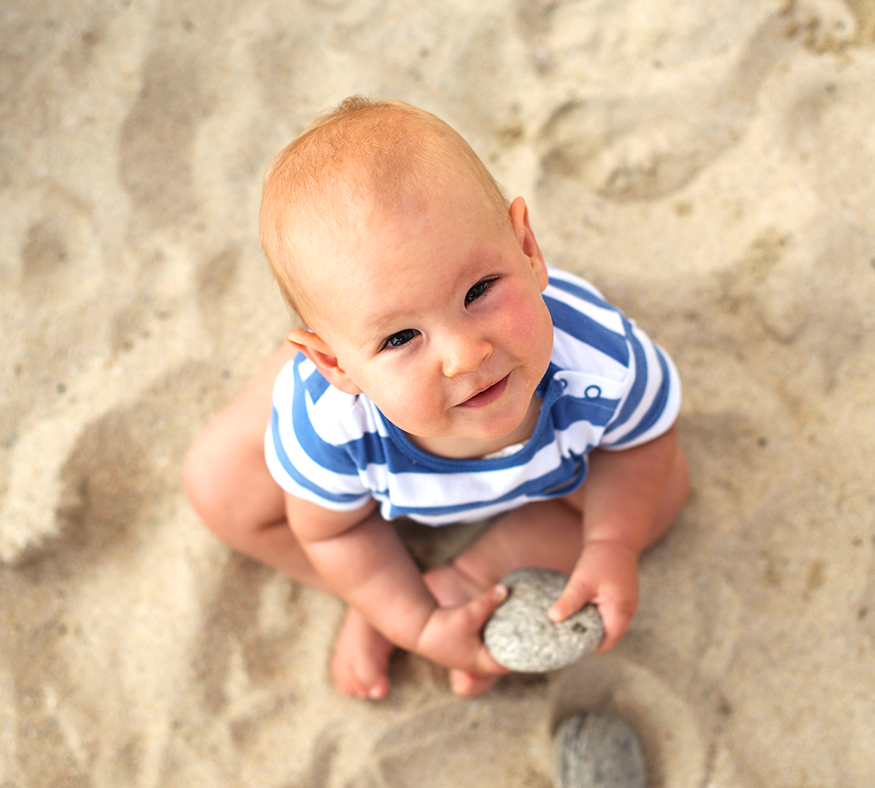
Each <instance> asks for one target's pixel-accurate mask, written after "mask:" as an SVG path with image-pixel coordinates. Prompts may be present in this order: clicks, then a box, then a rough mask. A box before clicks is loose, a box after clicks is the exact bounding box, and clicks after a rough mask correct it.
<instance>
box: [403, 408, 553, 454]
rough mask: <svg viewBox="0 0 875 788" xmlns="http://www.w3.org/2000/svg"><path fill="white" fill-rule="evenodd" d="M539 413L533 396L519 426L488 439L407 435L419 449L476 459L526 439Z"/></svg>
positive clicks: (536, 421) (529, 436)
mask: <svg viewBox="0 0 875 788" xmlns="http://www.w3.org/2000/svg"><path fill="white" fill-rule="evenodd" d="M540 415H541V398H540V397H533V398H532V402H531V404H530V405H529V409H528V411H526V415H525V417H524V418H523V420H522V421H521V422H520V423H519V426H517V427H516V428H515V429H513V430H511V431H510V432H509V433H507V434H506V435H502V436H500V437H498V438H491V439H488V440H487V439H483V440H481V439H479V438H459V437H449V438H429V437H423V436H421V435H411V434H410V433H407V437H408V438H410V440H411V441H412V442H413V443H414V444H415V445H417V446H419V448H420V449H423V450H425V451H427V452H429V453H430V454H436V455H437V456H438V457H449V458H451V459H454V460H465V459H476V458H478V457H486V456H487V455H491V454H495V453H496V452H499V451H501V450H502V449H504V448H507V447H508V446H513V445H514V444H517V443H525V442H526V441H528V439H529V438H531V437H532V433H533V432H534V431H535V426H536V425H537V423H538V417H539V416H540Z"/></svg>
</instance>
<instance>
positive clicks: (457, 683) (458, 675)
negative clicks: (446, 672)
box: [450, 670, 501, 698]
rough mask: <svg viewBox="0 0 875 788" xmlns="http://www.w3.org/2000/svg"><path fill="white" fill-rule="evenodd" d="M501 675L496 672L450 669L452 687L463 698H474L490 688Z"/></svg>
mask: <svg viewBox="0 0 875 788" xmlns="http://www.w3.org/2000/svg"><path fill="white" fill-rule="evenodd" d="M500 678H501V676H496V675H495V674H494V673H469V672H468V671H467V670H451V671H450V689H452V690H453V692H454V693H456V695H459V696H460V697H463V698H473V697H475V696H477V695H481V694H483V693H484V692H486V690H488V689H490V688H491V687H492V686H493V685H494V684H495V682H496V681H498V680H499V679H500Z"/></svg>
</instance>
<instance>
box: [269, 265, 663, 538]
mask: <svg viewBox="0 0 875 788" xmlns="http://www.w3.org/2000/svg"><path fill="white" fill-rule="evenodd" d="M544 300H545V302H546V304H547V306H548V308H549V310H550V313H551V315H552V316H553V324H554V341H553V354H552V359H551V363H550V367H549V369H548V370H547V373H546V374H545V376H544V379H543V380H542V381H541V383H540V385H539V387H538V394H539V396H541V397H542V398H543V403H542V407H541V415H540V418H539V420H538V424H537V426H536V427H535V431H534V433H533V435H532V437H531V438H530V439H529V441H528V442H527V443H526V444H525V446H523V447H522V448H521V449H520V450H519V451H517V452H515V453H513V454H511V455H509V456H506V457H500V458H494V459H473V460H455V459H448V458H444V457H438V456H435V455H432V454H429V453H427V452H425V451H423V450H421V449H419V448H418V447H417V446H415V445H414V444H413V443H411V441H410V440H409V439H408V438H407V437H406V436H405V435H404V433H403V432H402V431H401V430H399V429H398V428H397V427H395V426H394V425H393V424H391V423H390V422H388V421H387V420H386V419H385V418H384V417H383V415H382V414H381V413H380V412H379V410H378V409H377V407H376V406H375V405H374V404H373V402H371V401H370V399H368V398H367V397H366V396H364V395H358V396H351V395H349V394H344V393H343V392H341V391H338V390H337V389H335V388H333V387H331V386H330V385H329V384H328V383H327V382H326V381H325V379H324V378H323V377H322V376H321V375H320V373H319V372H318V370H317V369H316V367H315V366H314V365H313V364H312V363H311V362H310V361H309V360H308V359H306V358H305V357H304V356H302V355H299V356H297V357H296V358H295V359H294V360H292V361H290V362H289V363H288V364H287V365H286V366H285V367H284V368H283V370H282V371H281V372H280V374H279V376H278V377H277V382H276V386H275V389H274V400H273V413H272V416H271V422H270V425H269V427H268V429H267V433H266V435H265V456H266V458H267V464H268V467H269V468H270V471H271V473H272V474H273V476H274V478H275V479H276V481H277V482H278V483H279V484H280V486H281V487H282V488H283V489H285V490H287V491H288V492H290V493H291V494H293V495H296V496H298V497H300V498H304V499H306V500H308V501H312V502H314V503H317V504H319V505H321V506H324V507H325V508H327V509H332V510H337V511H349V510H353V509H356V508H359V507H361V506H364V505H365V504H366V503H367V502H368V501H369V500H370V499H371V498H374V499H376V500H377V501H378V502H379V504H380V510H381V513H382V515H383V517H385V518H386V519H393V518H395V517H402V516H403V517H410V518H411V519H414V520H417V521H419V522H423V523H426V524H429V525H445V524H448V523H453V522H459V521H469V520H476V519H480V518H484V517H489V516H491V515H494V514H498V513H500V512H503V511H507V510H509V509H513V508H516V507H518V506H522V505H523V504H525V503H528V502H530V501H535V500H544V499H546V498H553V497H559V496H562V495H566V494H567V493H569V492H571V491H573V490H574V489H576V488H577V487H578V486H579V485H580V484H581V482H582V481H583V479H584V477H585V475H586V458H587V455H588V454H589V452H590V451H592V449H593V448H596V447H601V448H605V449H625V448H630V447H632V446H637V445H640V444H642V443H646V442H647V441H650V440H652V439H653V438H655V437H657V436H659V435H661V434H662V433H663V432H665V431H666V430H667V429H669V427H671V425H672V424H673V423H674V421H675V419H676V418H677V413H678V410H679V408H680V381H679V378H678V374H677V371H676V369H675V367H674V364H673V363H672V361H671V359H670V358H669V357H668V355H667V354H666V353H665V352H664V351H663V350H662V349H661V348H660V347H659V346H658V345H656V344H655V343H654V342H653V341H652V340H650V339H649V338H648V337H647V336H646V334H644V333H643V332H642V331H641V330H640V329H638V328H637V326H635V324H634V323H633V322H632V321H630V320H628V319H626V318H625V317H624V316H623V314H622V313H621V312H620V311H619V310H617V309H616V308H615V307H613V306H611V305H610V304H608V303H607V302H606V301H605V300H604V299H603V297H602V296H601V294H600V293H599V292H598V291H597V290H596V289H595V288H594V287H593V286H592V285H590V284H589V283H587V282H585V281H584V280H582V279H579V278H578V277H576V276H573V275H572V274H568V273H566V272H564V271H559V270H556V269H550V284H549V285H548V287H547V289H546V290H545V292H544Z"/></svg>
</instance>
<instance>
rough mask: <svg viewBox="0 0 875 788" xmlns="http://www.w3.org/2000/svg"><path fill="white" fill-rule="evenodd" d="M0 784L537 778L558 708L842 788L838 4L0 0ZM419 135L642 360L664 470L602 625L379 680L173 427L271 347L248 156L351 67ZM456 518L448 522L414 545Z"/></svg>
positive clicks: (873, 10)
mask: <svg viewBox="0 0 875 788" xmlns="http://www.w3.org/2000/svg"><path fill="white" fill-rule="evenodd" d="M0 26H2V28H0V80H2V83H0V84H2V89H0V96H2V99H0V249H2V257H0V331H2V342H0V386H2V389H0V786H2V788H67V787H68V786H71V787H72V786H88V787H89V788H109V787H110V786H112V788H118V787H119V786H137V787H138V788H140V787H142V788H151V787H152V786H161V788H172V787H173V786H185V788H193V787H195V786H209V787H210V788H222V787H224V786H259V787H264V788H293V787H294V788H379V787H382V786H385V787H386V788H402V786H419V787H423V786H424V787H425V788H430V787H431V786H435V788H440V787H441V786H469V785H470V786H478V788H480V787H482V788H491V787H492V786H496V787H497V786H501V787H502V788H508V787H513V786H520V787H522V786H527V787H531V788H543V787H546V786H549V784H550V779H551V773H552V754H551V740H550V737H551V734H552V732H553V731H554V730H555V728H556V726H557V724H558V723H559V722H560V721H561V720H562V718H563V717H564V716H566V715H567V714H569V713H570V712H572V711H576V710H579V709H585V708H603V709H610V710H612V711H615V712H618V713H620V714H622V715H623V716H625V717H626V718H627V719H629V720H631V721H632V722H633V723H634V724H635V725H636V726H637V727H638V729H639V730H640V732H641V735H642V738H643V741H644V746H645V751H646V755H647V759H648V762H649V766H650V770H651V785H652V786H654V788H662V787H665V788H730V786H731V787H732V788H759V786H768V788H783V787H784V786H786V787H787V788H802V786H805V787H806V788H814V787H815V786H864V785H873V784H875V485H873V479H875V472H873V463H872V459H871V458H872V457H873V456H875V372H873V368H875V363H873V362H875V317H873V309H872V307H873V304H875V188H873V187H875V184H873V177H875V175H873V174H875V135H873V132H872V129H873V128H875V87H873V86H875V4H873V2H872V1H871V0H845V1H844V2H842V0H685V1H684V2H680V1H679V0H628V2H622V3H621V2H616V0H578V1H577V2H573V1H572V0H531V2H529V1H528V0H517V1H516V2H509V0H481V2H478V3H467V2H462V1H461V0H458V1H457V2H451V3H413V2H403V0H380V1H379V2H373V1H372V0H309V2H305V0H293V1H292V2H290V1H289V0H249V2H247V3H245V4H244V3H234V2H230V1H229V0H223V1H221V0H220V2H205V1H204V0H182V1H181V2H179V1H177V2H170V1H169V0H167V1H166V2H162V1H161V0H125V1H124V2H108V1H107V0H97V1H95V2H81V3H73V2H67V3H61V2H54V3H53V2H41V3H40V2H35V0H7V1H6V2H5V3H4V4H3V6H2V9H0ZM355 92H362V93H367V94H374V95H388V96H395V97H398V98H402V99H405V100H408V101H411V102H413V103H415V104H418V105H420V106H423V107H424V108H426V109H429V110H431V111H433V112H435V113H437V114H438V115H440V116H441V117H443V118H445V119H446V120H448V121H449V122H450V123H452V124H453V125H454V126H456V127H457V128H458V129H459V130H460V131H461V132H462V133H463V134H464V135H465V136H466V138H467V139H469V141H470V142H471V143H472V145H473V146H474V147H475V149H476V150H477V151H478V152H479V153H480V154H481V155H482V156H483V158H484V159H485V160H486V161H487V162H488V164H489V166H490V167H491V168H492V169H493V171H494V172H495V174H496V176H497V177H498V178H499V180H500V181H501V182H502V183H503V184H504V186H505V187H506V188H507V190H508V192H509V193H511V195H516V194H522V195H524V196H526V197H527V199H528V201H529V204H530V208H531V216H532V222H533V226H534V228H535V232H536V234H537V237H538V240H539V241H540V244H541V247H542V249H543V250H544V252H545V254H546V256H547V258H548V260H549V262H551V263H552V264H555V265H559V266H563V267H566V268H568V269H569V270H572V271H575V272H578V273H580V274H582V275H584V276H586V277H588V278H590V279H591V280H592V281H594V282H595V283H596V284H597V285H599V286H600V287H601V288H602V289H603V290H604V292H605V293H606V294H607V295H608V296H609V297H610V298H611V299H612V300H614V301H615V302H616V303H618V304H619V305H621V306H622V307H623V308H624V309H625V310H626V311H627V313H628V314H630V315H631V316H633V317H635V318H636V320H637V321H638V323H639V324H640V325H642V326H643V327H644V328H645V329H646V330H647V331H648V332H650V333H651V334H652V335H653V336H654V337H656V338H657V339H658V340H659V341H660V342H662V344H664V345H665V346H666V347H667V348H668V349H669V350H670V351H671V353H672V355H673V357H674V358H675V359H676V361H677V363H678V365H679V367H680V369H681V372H682V375H683V378H684V382H685V404H684V409H683V414H682V416H681V419H680V433H681V440H682V442H683V445H684V447H685V449H686V451H687V453H688V455H689V457H690V460H691V464H692V471H693V487H694V490H693V494H692V496H691V498H690V501H689V503H688V504H687V506H686V507H685V509H684V510H683V512H682V514H681V516H680V518H679V519H678V521H677V524H676V526H675V527H674V529H673V530H672V532H671V533H670V535H669V536H668V538H667V539H666V540H665V541H664V542H663V543H662V544H661V545H659V546H658V547H657V548H656V549H654V550H653V551H652V552H650V553H649V554H647V555H646V557H645V558H644V559H643V561H642V564H641V586H642V600H641V605H640V608H639V612H638V615H637V617H636V618H635V620H634V622H633V625H632V627H631V630H630V632H629V634H628V635H627V636H626V638H625V639H624V640H623V641H622V643H621V644H620V645H619V646H618V647H617V648H616V649H615V650H614V651H613V652H611V653H609V654H606V655H598V656H592V657H588V658H586V659H585V660H583V661H582V662H580V663H578V664H577V665H575V666H573V667H570V668H567V669H565V670H562V671H558V672H556V673H553V674H550V675H548V676H544V677H535V678H532V677H528V678H525V677H511V678H508V679H506V680H504V681H502V682H501V683H500V684H499V686H498V687H497V688H495V689H494V690H492V691H491V692H489V693H488V694H486V695H484V696H483V697H481V698H479V699H476V700H473V701H472V700H462V699H458V698H455V697H454V696H453V695H452V694H451V693H450V692H449V690H448V687H447V684H446V677H445V674H444V672H443V671H442V670H440V669H436V668H433V667H431V666H429V665H428V664H426V663H425V662H423V661H422V660H420V659H418V658H412V657H409V656H404V655H402V656H401V657H399V659H397V660H396V662H395V664H394V665H393V681H394V684H393V689H392V691H391V694H390V696H389V698H388V699H387V700H386V701H384V702H382V703H377V704H372V703H364V702H360V701H356V700H352V699H349V698H346V697H344V696H342V695H340V694H339V693H338V692H337V691H336V690H335V689H334V688H333V687H332V685H331V684H330V681H329V680H328V677H327V660H328V656H329V653H330V649H331V644H332V641H333V638H334V635H335V632H336V629H337V626H338V624H339V621H340V618H341V615H342V607H341V605H340V604H339V603H338V602H337V601H336V600H334V599H332V598H330V597H328V596H324V595H322V594H319V593H317V592H314V591H311V590H309V589H306V588H301V587H298V586H296V585H295V584H293V583H291V582H289V581H288V580H286V579H284V578H283V577H280V576H277V575H276V574H274V573H272V572H271V571H268V570H266V569H263V568H261V567H259V566H257V565H255V564H254V563H252V562H250V561H248V560H245V559H243V558H240V557H238V556H235V555H233V554H231V553H230V552H229V551H228V550H227V549H226V548H225V547H224V546H223V545H221V544H219V543H217V542H216V540H215V539H214V538H213V537H212V536H211V535H210V534H209V533H208V532H207V531H206V530H205V529H204V528H203V527H202V526H201V525H200V524H199V523H198V520H197V518H196V516H195V515H194V513H193V512H192V510H191V509H190V507H189V506H188V504H187V501H186V499H185V496H184V494H183V492H182V490H181V486H180V481H179V477H180V466H181V461H182V457H183V454H184V452H185V449H186V447H187V445H188V444H189V443H190V441H191V440H192V439H193V438H194V436H195V435H196V434H197V433H198V432H199V430H200V429H201V428H202V427H203V426H204V424H205V423H206V422H207V420H208V419H209V418H210V416H211V414H213V413H214V412H215V411H216V410H217V409H218V408H219V407H221V406H222V405H223V404H224V403H226V402H227V401H228V400H229V399H230V398H231V397H232V396H233V395H234V394H235V393H236V392H237V391H239V389H240V388H241V387H242V386H243V385H244V383H245V382H246V380H247V379H248V377H249V376H250V375H251V374H252V373H253V371H254V370H255V369H256V367H257V366H258V365H259V363H260V362H261V360H262V359H263V358H264V357H265V355H266V354H267V353H268V352H269V351H270V350H271V349H272V348H273V347H274V346H275V345H276V344H277V343H278V342H279V341H280V338H281V337H282V335H283V332H284V330H285V329H286V327H287V325H288V316H287V314H286V312H285V310H284V308H283V306H282V304H281V303H280V300H279V297H278V295H277V293H276V289H275V287H274V285H273V283H272V282H271V280H270V278H269V276H268V274H267V272H266V266H265V264H264V262H263V258H262V254H261V252H260V248H259V243H258V238H257V231H256V215H257V209H258V201H259V191H260V182H261V174H262V172H263V170H264V168H265V166H266V164H267V162H268V160H269V159H270V157H271V156H272V155H273V154H274V153H275V152H276V151H277V150H278V149H279V148H280V147H281V146H283V145H284V144H286V143H287V142H288V141H289V140H290V139H291V138H292V137H293V136H294V135H295V134H296V133H297V132H298V131H300V130H301V128H302V127H303V125H304V124H305V123H306V122H307V121H308V120H309V119H310V118H311V117H312V116H313V115H314V114H315V113H317V112H319V111H321V110H322V109H324V108H326V107H329V106H331V105H333V104H335V103H336V102H338V101H339V100H340V99H342V98H343V97H345V96H346V95H348V94H351V93H355ZM440 538H441V539H451V538H452V535H451V534H450V532H447V536H446V537H440Z"/></svg>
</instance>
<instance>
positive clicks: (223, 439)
mask: <svg viewBox="0 0 875 788" xmlns="http://www.w3.org/2000/svg"><path fill="white" fill-rule="evenodd" d="M294 353H295V351H294V349H293V348H292V346H291V345H289V344H284V345H283V346H282V347H281V348H279V349H278V350H277V351H275V352H274V353H273V355H271V356H270V358H269V359H268V360H267V362H265V364H264V366H262V368H261V369H260V370H259V372H258V373H257V374H256V376H255V378H254V379H253V380H252V382H251V383H250V384H249V385H248V386H247V387H246V388H245V389H244V390H243V391H242V392H241V393H240V394H239V395H238V396H237V397H236V398H235V399H234V400H233V401H232V402H231V404H230V405H228V407H227V408H225V409H224V410H223V411H222V412H221V413H219V415H218V416H216V417H215V418H214V419H213V421H212V422H211V423H210V424H209V425H208V426H207V427H206V429H205V430H204V431H203V433H201V435H200V436H199V437H198V438H197V440H196V441H195V442H194V444H193V445H192V447H191V448H190V449H189V451H188V454H187V455H186V458H185V466H184V469H183V482H184V484H185V490H186V493H187V494H188V497H189V499H190V500H191V502H192V505H193V506H194V508H195V510H196V511H197V513H198V514H199V515H200V517H201V518H202V519H203V521H204V522H205V523H206V524H207V526H208V527H209V528H210V530H212V531H213V532H214V533H215V534H216V535H217V536H218V537H219V538H220V539H221V540H222V541H223V542H225V543H226V544H228V545H230V546H231V547H233V548H234V549H235V550H238V551H239V552H241V553H244V554H245V555H248V556H249V557H250V558H254V559H255V560H257V561H260V562H261V563H263V564H267V565H268V566H270V567H273V568H274V569H277V570H279V571H280V572H282V573H283V574H285V575H287V576H288V577H290V578H292V579H293V580H297V581H299V582H302V583H304V584H306V585H309V586H312V587H314V588H318V589H320V590H323V591H329V590H330V589H329V588H328V587H327V585H326V584H325V582H324V581H323V580H322V578H321V577H320V576H319V575H318V574H317V573H316V571H315V570H314V569H313V567H312V566H311V564H310V562H309V561H308V560H307V557H306V555H304V552H303V551H302V550H301V547H300V545H299V544H298V541H297V540H296V539H295V536H294V534H293V533H292V530H291V528H289V525H288V521H287V520H286V511H285V496H284V493H283V491H282V489H281V488H280V487H279V486H278V485H277V483H276V482H275V481H274V480H273V477H272V476H271V475H270V471H269V470H268V469H267V464H266V463H265V460H264V431H265V429H266V427H267V424H268V420H269V418H270V409H271V395H272V392H273V385H274V381H275V379H276V376H277V374H278V373H279V371H280V369H282V367H283V365H284V364H285V363H286V362H287V361H288V360H290V359H291V358H292V357H293V355H294ZM393 650H394V647H393V646H392V644H391V643H390V642H389V641H388V640H386V639H385V638H384V637H383V636H382V635H381V634H379V633H378V632H377V631H376V630H375V629H373V627H371V626H370V624H368V623H367V621H365V619H364V618H362V617H361V616H360V615H359V614H358V613H357V612H356V611H354V610H350V611H348V613H347V617H346V620H345V621H344V624H343V627H342V629H341V632H340V636H339V637H338V641H337V645H336V646H335V651H334V657H333V658H332V663H331V665H332V674H333V677H334V681H335V683H336V684H337V685H338V687H339V688H340V689H341V690H343V691H344V692H346V693H347V694H350V695H359V696H360V697H371V698H380V697H383V696H384V695H385V694H386V693H387V692H388V689H389V679H388V675H387V669H388V663H389V657H390V655H391V653H392V651H393Z"/></svg>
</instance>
